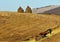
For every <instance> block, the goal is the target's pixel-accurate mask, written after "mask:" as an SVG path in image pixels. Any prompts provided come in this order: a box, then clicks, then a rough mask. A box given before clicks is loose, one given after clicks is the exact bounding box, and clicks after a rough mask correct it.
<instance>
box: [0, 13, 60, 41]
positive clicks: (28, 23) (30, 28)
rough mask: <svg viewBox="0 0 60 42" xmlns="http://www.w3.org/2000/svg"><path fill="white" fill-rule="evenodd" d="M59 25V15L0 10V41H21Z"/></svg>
mask: <svg viewBox="0 0 60 42" xmlns="http://www.w3.org/2000/svg"><path fill="white" fill-rule="evenodd" d="M56 25H59V26H60V15H53V14H52V15H48V14H30V13H17V12H0V41H11V42H12V41H19V42H20V41H21V40H24V39H26V38H28V37H30V36H35V35H38V34H39V33H40V32H43V31H46V30H47V29H49V28H53V27H55V26H56Z"/></svg>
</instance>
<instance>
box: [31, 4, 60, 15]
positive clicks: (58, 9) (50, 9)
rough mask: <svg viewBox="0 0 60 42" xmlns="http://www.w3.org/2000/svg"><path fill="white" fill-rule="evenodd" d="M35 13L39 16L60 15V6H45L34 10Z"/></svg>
mask: <svg viewBox="0 0 60 42" xmlns="http://www.w3.org/2000/svg"><path fill="white" fill-rule="evenodd" d="M32 10H33V13H37V14H60V6H54V5H50V6H45V7H41V8H34V9H32Z"/></svg>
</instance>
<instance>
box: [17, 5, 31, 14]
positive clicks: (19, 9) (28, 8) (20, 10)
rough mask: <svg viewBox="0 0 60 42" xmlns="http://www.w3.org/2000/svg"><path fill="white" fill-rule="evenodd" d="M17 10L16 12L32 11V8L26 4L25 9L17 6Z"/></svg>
mask: <svg viewBox="0 0 60 42" xmlns="http://www.w3.org/2000/svg"><path fill="white" fill-rule="evenodd" d="M17 11H18V13H32V9H31V8H30V7H29V6H27V8H26V10H25V11H24V10H23V8H22V7H19V8H18V10H17Z"/></svg>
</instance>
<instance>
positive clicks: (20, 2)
mask: <svg viewBox="0 0 60 42" xmlns="http://www.w3.org/2000/svg"><path fill="white" fill-rule="evenodd" d="M48 5H60V0H0V11H16V10H17V8H18V7H19V6H21V7H22V8H24V9H25V8H26V6H30V7H31V8H37V7H43V6H48Z"/></svg>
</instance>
